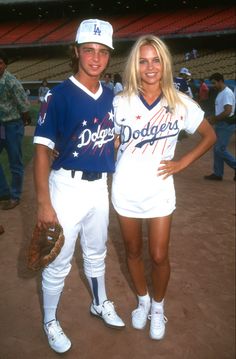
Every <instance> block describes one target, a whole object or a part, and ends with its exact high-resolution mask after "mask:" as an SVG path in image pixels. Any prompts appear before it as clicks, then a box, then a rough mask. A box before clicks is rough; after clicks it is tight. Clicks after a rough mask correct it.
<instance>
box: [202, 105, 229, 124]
mask: <svg viewBox="0 0 236 359" xmlns="http://www.w3.org/2000/svg"><path fill="white" fill-rule="evenodd" d="M231 112H232V105H225V106H224V111H223V112H221V113H219V115H213V116H210V117H208V121H209V122H210V123H211V124H214V123H217V122H219V121H224V120H225V119H226V118H228V117H229V115H230V114H231Z"/></svg>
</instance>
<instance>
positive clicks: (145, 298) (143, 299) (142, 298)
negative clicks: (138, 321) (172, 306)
mask: <svg viewBox="0 0 236 359" xmlns="http://www.w3.org/2000/svg"><path fill="white" fill-rule="evenodd" d="M137 297H138V302H139V303H140V302H145V303H146V302H150V296H149V294H148V293H147V294H145V295H138V296H137Z"/></svg>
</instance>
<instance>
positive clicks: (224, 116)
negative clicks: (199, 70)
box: [204, 72, 236, 181]
mask: <svg viewBox="0 0 236 359" xmlns="http://www.w3.org/2000/svg"><path fill="white" fill-rule="evenodd" d="M210 81H211V84H212V86H213V87H214V89H215V90H217V92H218V94H217V96H216V99H215V114H214V115H212V116H209V118H208V120H209V122H210V123H211V124H212V125H214V128H215V132H216V136H217V141H216V143H215V145H214V149H213V156H214V157H213V173H212V174H210V175H207V176H204V178H205V179H206V180H211V181H222V180H223V176H224V163H226V164H227V165H228V166H229V167H231V168H232V169H233V170H234V180H236V158H235V157H234V156H233V155H232V154H231V153H230V152H229V151H228V149H227V147H228V145H229V142H230V139H231V137H232V136H233V134H234V133H235V130H236V120H235V96H234V93H233V91H232V90H231V89H230V88H229V87H228V86H226V84H225V81H224V76H223V75H222V74H221V73H218V72H216V73H214V74H212V75H211V76H210Z"/></svg>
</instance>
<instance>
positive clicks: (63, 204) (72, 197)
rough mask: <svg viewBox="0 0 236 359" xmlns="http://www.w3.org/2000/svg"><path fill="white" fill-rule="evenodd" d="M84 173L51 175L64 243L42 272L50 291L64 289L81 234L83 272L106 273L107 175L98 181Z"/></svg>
mask: <svg viewBox="0 0 236 359" xmlns="http://www.w3.org/2000/svg"><path fill="white" fill-rule="evenodd" d="M81 176H82V172H80V171H76V172H75V176H74V178H72V176H71V171H68V170H64V169H60V170H58V171H54V170H53V171H52V172H51V174H50V178H49V185H50V195H51V201H52V205H53V207H54V209H55V211H56V213H57V216H58V220H59V222H60V224H61V225H62V227H63V230H64V235H65V243H64V246H63V247H62V250H61V252H60V254H59V255H58V257H57V258H56V259H55V260H54V261H53V262H52V263H51V264H49V265H48V266H47V267H46V268H45V269H44V270H43V273H42V288H43V290H46V291H47V292H48V293H51V294H57V293H60V292H62V290H63V287H64V281H65V278H66V276H67V275H68V273H69V272H70V269H71V260H72V257H73V254H74V250H75V245H76V240H77V238H78V235H80V243H81V248H82V252H83V260H84V271H85V274H86V276H87V277H100V276H102V275H104V273H105V257H106V241H107V228H108V214H109V213H108V212H109V202H108V188H107V175H106V174H103V175H102V178H101V179H99V180H96V181H86V180H82V179H81Z"/></svg>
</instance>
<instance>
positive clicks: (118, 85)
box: [114, 73, 123, 95]
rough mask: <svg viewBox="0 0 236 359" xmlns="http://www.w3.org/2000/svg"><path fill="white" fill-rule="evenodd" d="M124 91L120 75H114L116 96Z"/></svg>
mask: <svg viewBox="0 0 236 359" xmlns="http://www.w3.org/2000/svg"><path fill="white" fill-rule="evenodd" d="M122 90H123V85H122V77H121V75H120V74H118V73H116V74H115V75H114V95H117V94H118V93H119V92H121V91H122Z"/></svg>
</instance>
